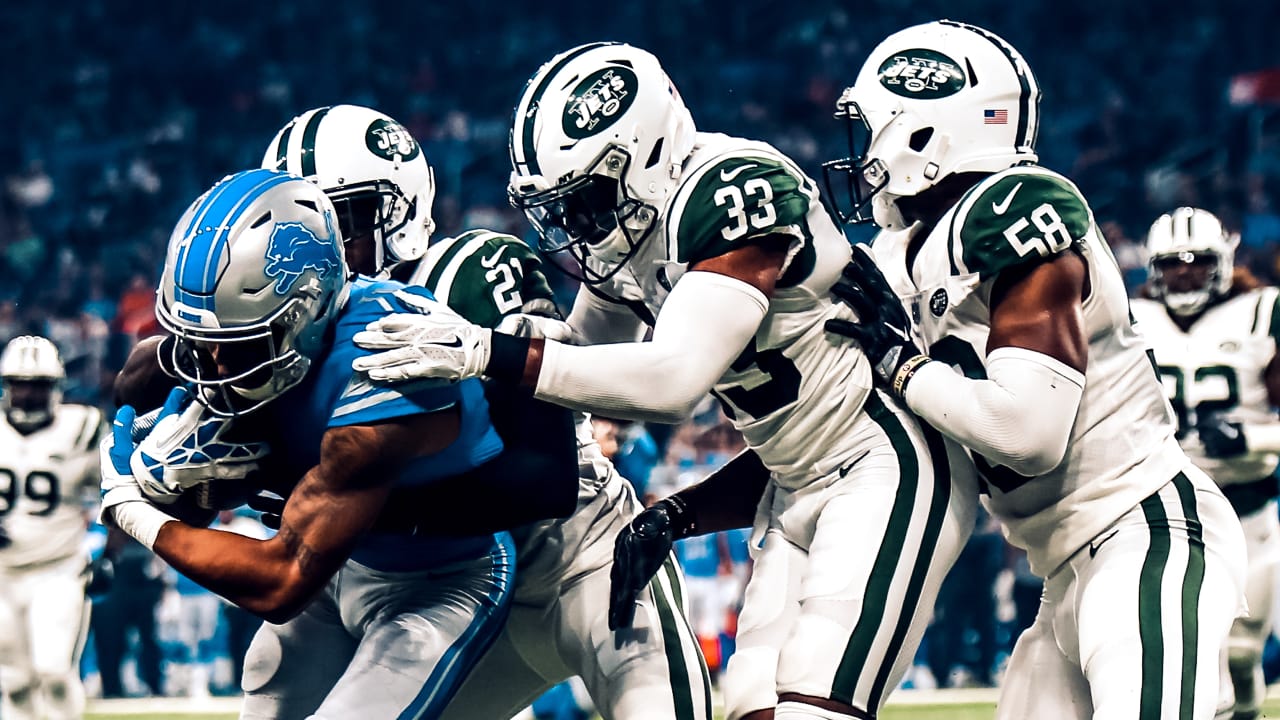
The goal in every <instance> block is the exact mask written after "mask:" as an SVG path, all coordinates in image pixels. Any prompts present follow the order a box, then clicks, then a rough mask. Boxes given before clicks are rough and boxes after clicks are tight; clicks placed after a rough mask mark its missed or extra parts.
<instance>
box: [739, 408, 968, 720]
mask: <svg viewBox="0 0 1280 720" xmlns="http://www.w3.org/2000/svg"><path fill="white" fill-rule="evenodd" d="M846 442H848V443H849V444H850V445H851V446H852V447H856V448H862V449H863V450H861V451H860V454H859V455H855V457H857V458H858V459H857V460H856V461H855V462H854V463H853V464H851V465H849V466H847V467H845V468H842V469H841V470H840V471H838V472H835V473H832V474H831V475H829V476H826V477H822V478H819V479H816V480H814V481H812V482H810V483H808V484H806V485H804V486H803V487H799V488H797V489H787V488H785V487H782V486H780V485H779V484H778V483H777V478H775V481H774V482H771V483H770V486H769V489H768V490H766V493H765V497H764V499H762V501H761V505H760V512H759V516H758V517H757V519H756V525H755V528H754V531H753V533H752V554H753V557H754V559H755V566H754V568H753V570H752V575H751V580H750V581H749V582H748V583H747V590H746V596H745V598H744V600H743V607H742V613H741V614H740V615H739V618H738V648H737V652H736V653H735V654H734V655H733V657H732V658H730V660H729V664H728V667H727V668H726V670H725V674H724V677H723V680H722V684H721V688H722V690H723V691H724V701H725V711H726V716H727V717H728V718H729V720H736V719H737V718H740V717H742V716H743V715H745V714H747V713H749V712H752V711H755V710H760V709H764V708H771V707H774V705H775V704H776V703H777V700H778V696H779V695H781V694H784V693H799V694H802V695H811V696H816V697H821V698H830V699H833V700H836V701H839V702H842V703H845V704H848V705H852V706H853V707H854V708H855V709H857V710H858V711H860V713H861V714H862V716H864V717H872V716H874V715H875V714H876V713H877V712H878V711H879V709H880V707H882V706H883V704H884V701H885V699H886V698H887V697H888V696H889V693H891V692H892V691H893V689H894V688H895V687H897V684H898V681H899V680H901V679H902V675H903V674H904V673H905V672H906V669H907V667H908V666H909V665H910V663H911V660H912V657H913V656H914V655H915V651H916V648H917V646H918V645H919V644H920V638H921V636H922V635H923V634H924V630H925V627H926V626H927V625H928V623H929V619H930V617H931V615H932V611H933V603H934V600H935V599H936V598H937V595H938V589H939V587H941V585H942V579H943V576H944V575H946V573H947V571H948V570H950V568H951V566H952V565H953V564H954V563H955V561H956V558H957V557H958V556H959V554H960V550H961V548H962V547H963V546H964V543H965V541H966V540H967V539H968V537H969V534H970V532H971V531H972V530H973V525H974V513H975V509H976V505H977V491H976V488H975V483H974V478H973V475H972V464H971V463H970V462H969V461H968V459H967V458H964V457H963V456H962V455H960V454H959V451H958V450H956V449H955V446H953V445H951V444H950V443H944V442H943V440H942V437H941V436H940V435H939V434H938V433H937V432H935V431H933V430H932V429H925V428H922V426H921V425H920V424H919V423H918V422H917V421H916V420H915V418H914V417H913V416H912V415H910V414H909V413H908V412H906V411H904V410H903V409H901V407H900V406H898V405H897V404H896V403H894V402H892V401H890V400H888V399H887V396H885V395H884V394H882V393H880V392H878V391H873V392H872V393H871V394H870V395H869V396H868V398H867V404H866V411H865V412H864V413H863V414H862V415H861V416H859V418H858V421H857V422H856V423H854V424H853V425H852V426H851V427H850V428H849V430H848V433H847V435H846ZM949 453H951V454H950V455H949ZM783 480H784V481H785V478H783Z"/></svg>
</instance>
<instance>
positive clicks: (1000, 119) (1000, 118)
mask: <svg viewBox="0 0 1280 720" xmlns="http://www.w3.org/2000/svg"><path fill="white" fill-rule="evenodd" d="M982 124H983V125H1008V124H1009V111H1008V110H983V111H982Z"/></svg>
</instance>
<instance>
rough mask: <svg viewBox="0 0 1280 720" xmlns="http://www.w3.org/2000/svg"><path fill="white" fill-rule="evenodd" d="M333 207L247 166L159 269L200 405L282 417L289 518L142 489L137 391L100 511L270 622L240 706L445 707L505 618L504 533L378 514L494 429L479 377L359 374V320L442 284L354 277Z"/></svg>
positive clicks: (475, 450) (236, 414) (192, 220)
mask: <svg viewBox="0 0 1280 720" xmlns="http://www.w3.org/2000/svg"><path fill="white" fill-rule="evenodd" d="M336 225H337V223H336V218H335V212H334V209H333V206H332V204H331V203H330V201H329V199H328V198H327V197H326V196H325V195H324V193H323V192H321V191H320V189H319V188H317V187H316V186H315V185H314V184H312V183H310V182H307V181H305V180H303V179H301V178H298V177H296V176H292V175H287V174H285V173H280V172H274V171H270V170H251V171H246V172H241V173H238V174H235V175H232V176H229V177H227V178H225V179H223V180H222V181H221V182H219V183H218V184H217V185H215V186H214V187H213V188H212V189H211V190H210V191H209V192H207V193H205V194H204V195H202V196H201V197H200V198H199V199H197V200H196V201H195V202H194V203H193V204H192V205H191V207H190V208H189V209H188V211H187V212H186V214H185V215H184V216H183V218H182V219H181V220H180V221H179V223H178V225H177V227H176V228H175V231H174V234H173V237H172V239H171V241H170V246H169V250H168V253H167V257H166V261H165V268H164V274H163V276H162V278H161V282H160V289H159V293H158V295H159V298H158V303H157V315H158V317H159V318H160V320H161V322H162V323H163V324H164V325H165V327H166V329H167V330H169V331H170V332H171V333H173V334H174V336H175V337H176V338H177V342H176V343H175V345H174V346H173V350H172V351H173V353H174V358H173V367H174V368H175V369H176V371H177V372H178V373H179V374H180V375H181V376H182V378H183V379H184V380H185V381H187V382H189V383H192V384H194V385H195V387H196V392H198V393H200V397H199V400H200V402H201V403H203V404H204V406H205V407H204V408H203V409H202V412H203V413H204V414H207V415H210V416H215V417H231V418H235V419H237V420H239V419H241V418H245V417H248V418H255V417H256V418H259V419H265V420H267V421H268V422H266V423H263V424H264V425H273V426H275V427H276V428H278V430H279V436H278V437H276V438H273V440H272V452H271V455H270V457H269V458H268V460H269V461H270V462H271V463H272V465H270V466H268V467H269V469H270V471H271V472H272V473H274V474H275V476H276V479H277V481H279V480H281V479H290V480H291V479H294V478H300V480H298V481H297V484H296V486H294V487H293V488H292V489H291V492H289V493H288V501H287V504H286V505H285V507H284V511H283V517H282V521H281V526H280V530H279V532H278V533H277V534H276V535H275V536H274V537H273V538H271V539H268V540H255V539H251V538H247V537H244V536H240V535H235V534H232V533H224V532H219V531H217V530H208V529H204V528H195V527H191V526H188V525H185V524H183V523H180V522H176V521H174V520H172V518H170V517H169V516H167V515H165V514H164V512H163V511H162V510H160V509H158V508H157V507H156V506H154V505H152V504H151V503H150V502H148V501H147V500H146V499H145V498H144V497H143V494H142V489H141V487H140V486H139V483H138V480H137V479H136V478H135V477H134V475H135V474H137V475H146V474H148V473H150V472H151V465H152V463H153V462H154V461H153V460H151V459H150V458H149V457H148V456H146V455H145V454H143V452H142V450H141V449H140V450H134V449H133V442H132V440H131V437H130V428H131V426H132V422H133V417H132V416H133V411H132V408H131V407H128V406H126V407H123V408H121V410H120V412H119V413H118V414H117V417H116V422H115V424H114V426H113V432H112V437H111V439H110V440H108V441H106V442H104V443H103V450H102V467H103V470H104V479H103V507H104V511H103V512H104V517H106V518H108V519H110V520H111V521H112V522H114V524H116V525H117V526H119V527H120V528H121V529H122V530H124V531H126V532H128V533H129V534H130V535H132V536H133V537H135V538H136V539H138V540H139V541H140V542H142V543H143V544H144V545H145V546H147V547H149V548H152V549H153V550H154V551H155V552H156V553H157V554H158V555H159V556H160V557H162V558H163V559H164V560H166V561H167V562H168V563H169V564H171V565H173V566H174V567H175V568H176V569H177V570H179V571H180V572H182V573H183V574H185V575H187V576H188V577H191V578H192V579H195V580H197V581H198V582H200V583H201V584H203V585H205V586H206V587H208V588H209V589H211V590H214V591H215V592H218V593H219V594H220V595H222V596H223V597H225V598H227V599H228V600H230V601H232V602H234V603H236V604H237V605H240V606H241V607H244V608H246V609H248V610H250V611H252V612H255V613H256V614H259V615H261V616H263V617H264V618H266V619H267V620H269V621H270V623H269V624H265V625H263V627H262V629H261V631H260V632H259V634H258V635H257V636H256V637H255V639H254V642H253V645H254V647H253V648H252V649H251V650H250V654H249V656H250V663H249V664H248V665H247V666H246V668H245V677H244V688H245V690H246V700H245V705H244V708H243V711H242V715H241V716H242V717H246V718H267V717H270V718H302V717H317V718H350V717H370V718H383V717H437V716H438V715H439V713H440V711H441V709H442V708H443V706H444V705H445V703H447V702H448V699H449V697H450V695H451V694H452V692H453V691H454V690H455V689H456V687H457V685H458V683H459V682H460V680H461V678H462V676H463V675H465V673H466V671H467V669H468V668H469V667H470V665H471V664H472V663H474V662H475V660H476V659H477V658H478V657H479V656H480V654H482V653H483V651H484V650H485V648H486V647H488V645H489V644H490V643H491V642H492V640H493V638H494V636H495V635H496V634H497V631H498V629H499V628H500V627H501V623H502V620H503V619H504V617H505V614H506V612H507V608H508V606H509V599H510V584H511V574H512V564H513V562H514V558H513V557H512V552H513V551H512V547H511V540H510V536H509V535H507V534H506V533H502V534H499V535H497V536H493V535H472V536H457V537H452V538H438V539H436V538H425V537H419V536H416V535H414V534H412V533H411V532H410V531H407V530H394V529H390V530H384V529H383V528H381V527H380V526H379V525H378V521H379V514H380V512H381V510H382V508H383V506H384V504H385V503H386V502H387V498H388V497H389V496H390V495H391V492H392V489H393V488H395V487H397V486H405V485H422V484H428V483H433V482H437V481H440V480H441V479H442V478H446V477H453V476H457V475H459V474H460V473H462V472H464V471H466V470H468V469H469V468H473V467H475V466H476V465H478V464H480V463H482V462H483V461H485V460H487V459H489V458H491V457H492V456H494V455H496V454H497V453H498V452H499V451H500V450H501V447H502V446H501V442H500V440H499V439H498V437H497V435H496V434H495V432H494V430H493V428H492V426H491V425H490V424H489V421H488V416H487V407H486V404H485V401H484V396H483V390H482V389H481V387H480V386H479V383H459V384H452V385H442V384H439V383H419V384H417V385H413V386H401V387H399V388H396V389H392V388H388V387H381V386H376V385H373V384H370V383H369V382H368V381H367V380H364V379H362V378H361V377H359V376H353V374H352V372H351V369H350V363H351V361H352V359H353V358H354V357H355V356H357V355H359V354H360V352H359V351H358V350H357V349H356V348H355V346H354V345H353V344H351V342H350V336H351V334H352V333H353V332H354V331H356V330H358V329H360V328H362V327H363V326H364V325H365V324H366V323H367V322H368V321H369V320H370V319H371V318H376V317H379V316H381V315H382V314H384V313H386V312H388V311H397V310H399V311H410V312H412V311H414V310H415V309H418V308H421V307H423V305H424V303H431V302H432V301H431V300H430V295H429V294H428V293H426V292H425V291H423V290H419V289H414V288H406V287H405V286H403V285H402V284H400V283H394V282H383V281H373V280H369V279H365V278H357V279H355V280H354V281H352V282H350V283H348V281H347V267H346V262H345V260H344V258H343V254H342V249H341V240H340V236H339V234H338V231H337V229H336ZM181 392H182V390H178V391H175V392H174V393H171V395H170V398H171V402H172V399H173V398H174V397H180V396H181ZM162 414H163V413H162ZM161 422H162V423H163V421H161ZM156 427H157V429H156V430H155V431H153V433H155V432H160V430H159V428H160V427H161V424H157V426H156ZM201 439H203V434H202V435H200V436H198V437H197V440H201ZM147 447H148V444H147V439H145V438H144V439H143V440H142V445H141V448H143V449H145V448H147ZM348 558H349V559H348ZM339 571H340V572H339Z"/></svg>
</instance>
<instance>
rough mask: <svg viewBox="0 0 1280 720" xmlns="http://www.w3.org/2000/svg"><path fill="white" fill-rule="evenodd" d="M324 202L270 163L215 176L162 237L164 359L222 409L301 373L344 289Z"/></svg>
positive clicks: (337, 239) (245, 406) (281, 387)
mask: <svg viewBox="0 0 1280 720" xmlns="http://www.w3.org/2000/svg"><path fill="white" fill-rule="evenodd" d="M335 214H336V213H335V212H334V209H333V204H332V203H330V201H329V198H328V197H327V196H326V195H325V194H324V192H322V191H321V190H320V188H318V187H316V185H315V184H313V183H310V182H307V181H306V180H304V179H302V178H300V177H297V176H295V175H288V174H286V173H283V172H276V171H273V170H246V171H244V172H240V173H237V174H235V175H230V176H228V177H225V178H223V179H222V180H221V181H219V182H218V184H217V185H214V186H213V188H212V189H210V190H209V191H208V192H206V193H205V194H204V195H201V196H200V197H199V198H198V199H197V200H196V201H195V202H194V203H192V204H191V207H189V208H188V209H187V211H186V213H184V214H183V216H182V219H181V220H179V221H178V225H177V227H175V228H174V231H173V235H172V237H171V238H170V239H169V249H168V252H167V253H166V256H165V263H164V271H163V274H162V275H161V278H160V288H159V290H158V292H157V295H158V297H157V299H156V316H157V317H158V318H159V320H160V324H161V325H163V326H164V328H165V329H166V330H168V331H169V332H171V333H173V334H174V336H175V337H176V338H177V342H175V343H173V350H172V358H171V359H170V360H169V361H168V366H169V367H172V368H174V369H175V371H176V372H177V374H178V376H179V377H180V378H182V379H183V380H185V381H187V382H190V383H194V384H196V385H197V386H199V387H200V388H201V389H202V392H200V393H197V397H198V398H200V400H201V401H202V402H203V403H205V404H206V405H207V406H208V407H209V409H210V410H211V411H212V412H214V413H215V414H217V415H220V416H222V417H231V416H234V415H239V414H242V413H246V412H249V411H250V410H253V409H256V408H258V407H260V406H261V405H263V404H264V403H266V402H268V401H269V400H271V399H273V398H275V397H278V396H279V395H280V394H281V393H283V392H285V391H286V390H288V389H289V388H291V387H293V386H294V385H296V384H298V383H299V382H301V380H302V379H303V377H304V376H305V375H306V373H307V370H308V369H309V368H310V365H311V361H312V360H313V359H315V357H316V356H317V355H318V354H319V353H320V352H321V351H322V350H323V346H324V335H325V330H326V329H327V328H328V327H329V325H330V323H331V322H332V321H333V319H334V316H335V315H337V312H338V309H339V308H340V307H341V304H342V302H343V301H344V300H345V298H346V291H347V284H346V279H347V264H346V260H345V258H344V256H343V252H342V237H341V235H339V233H338V227H337V219H336V217H335Z"/></svg>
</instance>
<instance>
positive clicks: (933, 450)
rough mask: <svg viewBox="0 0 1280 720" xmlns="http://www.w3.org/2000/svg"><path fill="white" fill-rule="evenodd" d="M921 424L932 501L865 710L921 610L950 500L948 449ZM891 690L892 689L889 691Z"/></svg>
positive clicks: (875, 703)
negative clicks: (895, 623)
mask: <svg viewBox="0 0 1280 720" xmlns="http://www.w3.org/2000/svg"><path fill="white" fill-rule="evenodd" d="M921 425H922V430H923V432H924V436H925V441H926V442H927V443H928V446H929V454H930V456H931V457H932V459H933V463H934V465H933V498H932V499H931V500H930V501H929V502H930V505H929V516H928V519H927V520H926V521H925V526H924V535H923V537H921V538H920V553H919V554H918V555H917V556H916V564H915V567H914V568H912V570H911V580H910V581H909V582H908V583H907V591H906V594H905V596H904V597H903V599H902V613H901V614H900V615H899V616H898V626H897V627H896V628H894V631H893V637H892V638H891V639H890V641H889V647H888V649H887V650H885V656H884V662H882V663H881V664H880V672H879V673H877V674H876V679H875V682H874V683H873V684H872V685H871V694H870V695H869V696H868V698H867V705H868V707H867V708H866V709H867V710H868V711H872V712H874V709H875V708H877V707H879V706H880V702H881V700H882V696H883V694H884V689H885V684H886V683H887V682H888V681H889V671H891V670H892V669H893V665H894V661H895V660H896V659H897V657H898V653H899V652H901V650H902V643H903V641H904V640H906V637H907V632H908V631H909V630H910V629H911V621H912V620H913V619H914V618H915V615H916V613H917V612H919V610H920V592H921V590H923V589H924V582H925V579H926V578H928V576H929V566H930V565H932V564H933V554H934V550H936V549H937V546H938V535H940V534H941V533H942V523H943V520H945V519H946V516H947V505H948V504H949V503H950V501H951V468H950V466H949V464H948V462H947V450H946V446H945V445H943V442H942V436H941V435H940V434H938V431H937V430H934V429H933V428H932V427H929V426H928V425H924V424H923V423H922V424H921ZM890 689H891V690H892V688H890Z"/></svg>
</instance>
